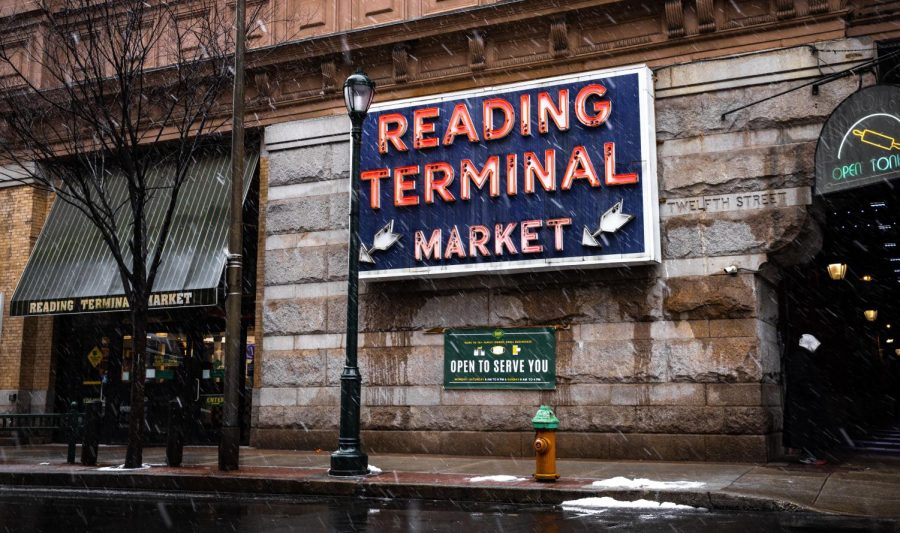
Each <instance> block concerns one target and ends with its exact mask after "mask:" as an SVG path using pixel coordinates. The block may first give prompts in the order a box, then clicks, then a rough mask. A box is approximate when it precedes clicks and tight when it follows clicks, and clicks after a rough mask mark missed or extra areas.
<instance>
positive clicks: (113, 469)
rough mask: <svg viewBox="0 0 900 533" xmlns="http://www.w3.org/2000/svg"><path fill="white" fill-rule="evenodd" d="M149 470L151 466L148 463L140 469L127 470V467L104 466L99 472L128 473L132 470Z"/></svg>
mask: <svg viewBox="0 0 900 533" xmlns="http://www.w3.org/2000/svg"><path fill="white" fill-rule="evenodd" d="M148 468H150V465H148V464H147V463H144V464H142V465H141V467H140V468H125V465H119V466H103V467H100V468H98V469H97V470H100V471H103V472H128V471H131V470H147V469H148Z"/></svg>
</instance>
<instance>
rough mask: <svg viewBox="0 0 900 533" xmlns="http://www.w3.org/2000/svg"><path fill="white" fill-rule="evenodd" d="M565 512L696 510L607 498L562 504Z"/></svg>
mask: <svg viewBox="0 0 900 533" xmlns="http://www.w3.org/2000/svg"><path fill="white" fill-rule="evenodd" d="M562 508H563V509H565V510H567V511H594V510H596V509H666V510H669V509H698V508H697V507H691V506H690V505H681V504H677V503H672V502H654V501H650V500H634V501H632V502H628V501H621V500H616V499H614V498H610V497H608V496H604V497H602V498H581V499H579V500H569V501H565V502H562Z"/></svg>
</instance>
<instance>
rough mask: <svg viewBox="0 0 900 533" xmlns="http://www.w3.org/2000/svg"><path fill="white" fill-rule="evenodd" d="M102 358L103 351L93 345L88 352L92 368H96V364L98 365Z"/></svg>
mask: <svg viewBox="0 0 900 533" xmlns="http://www.w3.org/2000/svg"><path fill="white" fill-rule="evenodd" d="M102 360H103V352H101V351H100V348H97V347H96V346H94V349H93V350H91V351H90V352H89V353H88V361H90V363H91V365H93V367H94V368H97V365H99V364H100V361H102Z"/></svg>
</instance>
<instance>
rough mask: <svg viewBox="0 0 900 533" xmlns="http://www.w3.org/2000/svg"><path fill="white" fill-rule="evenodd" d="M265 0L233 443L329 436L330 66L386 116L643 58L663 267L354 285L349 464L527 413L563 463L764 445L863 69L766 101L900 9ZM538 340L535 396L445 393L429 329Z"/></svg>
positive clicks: (337, 81)
mask: <svg viewBox="0 0 900 533" xmlns="http://www.w3.org/2000/svg"><path fill="white" fill-rule="evenodd" d="M251 3H260V2H251ZM261 3H263V4H266V5H271V7H272V8H273V9H274V11H273V12H274V13H276V14H280V16H279V17H276V19H277V21H278V22H277V24H273V25H271V28H270V29H269V30H268V31H258V32H256V33H254V40H253V41H252V42H251V47H253V48H255V51H251V53H250V55H249V56H248V65H249V72H248V80H249V81H248V125H249V126H251V127H253V128H256V129H257V131H258V132H259V133H260V134H261V137H262V145H263V153H262V158H261V171H260V187H259V188H260V193H259V197H260V205H261V209H260V213H261V215H260V221H259V228H260V237H259V241H260V242H259V252H258V259H257V261H258V266H259V267H258V269H257V273H258V281H257V290H258V293H257V294H258V295H257V298H256V302H257V306H258V309H257V313H256V320H257V324H258V325H257V328H256V331H257V332H260V331H261V332H262V334H258V335H257V345H256V357H255V360H254V364H255V367H256V371H255V373H254V391H253V398H252V414H251V419H252V421H251V427H252V429H251V436H250V442H251V444H252V445H255V446H261V447H284V448H297V449H314V448H320V449H333V448H334V447H335V446H336V443H337V425H338V416H339V395H340V385H339V377H340V373H341V370H342V367H343V361H344V350H343V346H344V330H345V309H346V308H345V305H346V297H345V294H346V293H345V290H346V277H347V258H346V249H347V247H346V243H347V238H348V235H347V203H348V187H349V183H350V182H349V168H350V161H349V155H350V154H349V145H348V141H349V137H348V132H349V127H350V124H349V120H348V119H347V118H346V113H345V110H344V107H343V103H342V101H341V95H340V87H341V83H342V81H343V79H344V78H345V77H346V76H347V75H348V74H349V73H351V72H352V71H353V70H355V68H356V67H363V68H365V70H366V71H367V73H368V74H369V75H370V76H371V77H372V78H373V79H374V80H375V81H376V82H377V83H378V92H377V95H376V101H378V102H384V101H391V100H398V99H403V98H410V97H417V96H427V95H438V94H442V93H446V92H451V91H458V90H464V89H472V88H479V87H490V86H496V85H501V84H504V83H510V82H518V81H523V80H533V79H540V78H546V77H550V76H557V75H564V74H575V73H580V72H587V71H592V70H598V69H607V68H613V67H620V66H628V65H636V64H646V65H647V66H649V67H650V68H651V69H652V71H653V75H654V94H655V102H654V108H655V116H656V154H657V159H658V175H657V176H656V178H657V182H658V189H659V202H660V206H659V209H660V224H661V228H660V233H661V240H662V261H661V262H660V263H659V264H656V265H650V266H633V267H628V268H623V267H618V268H605V269H594V270H569V271H557V272H553V271H550V272H541V273H530V274H514V275H470V276H460V277H454V278H441V279H420V280H412V281H410V280H407V281H384V282H366V283H363V284H362V285H361V289H360V331H361V332H360V346H361V350H360V367H361V372H362V376H363V389H362V390H363V398H362V400H363V406H362V426H363V435H362V437H363V445H364V447H365V448H366V449H367V450H368V451H369V452H370V453H378V452H414V453H441V454H487V455H506V456H524V455H528V454H530V453H531V438H532V431H531V424H530V421H531V417H532V416H533V415H534V412H535V411H536V409H537V407H538V405H540V404H548V405H551V406H553V407H554V408H555V411H556V414H557V416H558V417H559V418H560V434H559V439H558V442H559V453H560V455H561V456H564V457H594V458H610V459H647V460H654V459H656V460H701V461H719V460H721V461H735V460H736V461H765V460H767V459H771V458H774V457H777V456H779V455H780V454H781V453H782V451H783V450H782V447H781V429H782V417H783V407H782V379H781V377H782V376H781V373H782V365H781V358H782V349H783V347H782V342H781V339H780V336H779V335H780V334H779V304H780V302H779V298H780V296H779V291H778V284H779V280H780V271H781V269H783V268H785V267H787V266H790V265H795V264H798V263H803V262H805V261H808V260H809V259H810V258H811V257H812V255H814V254H815V252H816V251H817V250H818V248H819V247H820V246H821V234H820V231H819V227H818V222H817V221H816V219H815V216H814V215H815V210H816V207H815V203H814V199H813V195H812V192H811V186H812V184H813V167H814V161H813V159H814V157H813V156H814V151H815V145H816V140H817V137H818V134H819V130H820V128H821V126H822V124H823V122H824V121H825V119H826V118H827V117H828V115H829V114H830V113H831V112H832V110H833V109H834V108H835V107H836V106H837V105H838V103H840V102H841V101H842V100H843V99H844V98H846V97H847V96H848V95H850V94H852V93H853V92H854V91H856V90H857V89H858V88H859V87H860V86H865V85H869V84H872V83H874V77H873V75H872V74H871V73H870V72H868V71H866V72H863V73H861V74H858V75H852V76H847V77H842V78H840V79H837V80H836V81H832V82H830V83H828V84H825V85H822V86H821V87H819V90H818V91H817V93H816V94H812V93H811V90H810V89H809V88H805V89H800V90H796V91H792V92H786V93H785V91H787V90H788V89H792V88H795V87H798V86H800V85H802V84H805V83H807V82H810V81H813V80H816V79H821V78H822V77H823V76H825V75H827V74H830V73H833V72H838V71H842V70H844V69H847V68H848V67H852V66H854V65H858V64H861V63H863V62H865V61H867V60H870V59H872V58H873V57H874V56H875V54H876V51H877V50H876V43H877V42H882V41H886V40H890V39H897V38H900V29H898V28H897V27H896V20H897V17H898V16H900V2H883V1H879V2H875V1H872V0H849V1H848V0H777V1H776V0H771V1H769V0H766V1H757V0H735V1H727V2H726V1H722V0H665V1H663V0H659V1H656V2H644V3H641V4H640V6H639V7H638V8H635V7H634V3H632V2H623V1H614V0H576V1H567V2H547V1H546V0H540V1H537V0H535V1H533V0H522V1H511V2H510V1H495V0H443V1H439V0H383V1H381V0H380V1H377V2H375V1H362V0H335V1H331V0H318V1H300V0H296V1H287V0H285V1H281V0H262V2H261ZM259 27H260V28H262V27H264V26H259ZM288 41H290V42H288ZM781 93H785V94H781ZM766 97H772V98H771V99H770V100H767V101H765V102H762V103H759V104H757V105H753V106H750V107H747V108H746V109H742V110H739V111H737V112H734V113H729V114H727V115H725V114H726V113H727V112H729V111H731V110H733V109H735V108H738V107H741V106H743V105H745V104H749V103H752V102H756V101H759V100H763V99H764V98H766ZM723 115H724V116H723ZM22 191H23V189H22V188H20V187H12V188H7V189H0V199H3V198H5V197H4V195H6V196H10V197H13V196H14V197H15V198H16V199H15V202H13V204H15V205H19V204H21V205H23V207H21V208H16V209H13V210H12V211H9V214H7V210H5V209H6V207H7V202H6V201H2V202H0V219H2V220H3V221H4V223H5V221H6V220H7V219H9V220H13V218H14V219H15V220H14V222H12V223H13V224H15V225H14V226H12V227H14V228H18V229H14V230H13V231H12V232H11V235H0V254H8V255H7V256H3V255H0V260H2V261H0V265H2V268H0V291H3V292H5V293H6V294H9V293H11V291H12V288H13V287H14V286H15V283H16V279H17V277H18V275H19V274H17V273H16V272H21V269H22V267H23V265H24V262H25V259H26V256H27V251H25V248H23V247H27V246H28V245H29V243H33V239H34V237H35V236H36V231H37V228H39V227H40V224H39V223H37V222H36V221H38V220H39V217H40V216H42V215H39V214H38V213H41V212H42V211H41V210H44V209H46V207H45V205H44V203H42V202H45V200H42V199H40V198H39V197H38V196H35V195H34V194H33V193H30V192H29V193H25V192H22ZM26 196H27V198H25V197H26ZM20 197H21V198H20ZM22 202H24V204H22ZM2 217H6V218H2ZM35 224H37V225H35ZM4 239H5V240H4ZM7 243H8V244H7ZM7 250H9V251H7ZM7 265H9V267H8V266H7ZM732 267H733V268H732ZM726 268H728V270H729V271H732V273H726ZM17 269H18V270H17ZM7 305H8V304H7ZM50 320H51V319H34V318H28V319H9V317H8V316H4V322H3V332H2V344H0V346H2V347H3V353H2V354H0V368H3V369H4V372H3V374H2V375H0V380H6V381H0V389H4V390H10V391H14V390H42V387H47V386H48V385H47V383H45V381H41V380H43V379H44V378H43V377H40V376H37V375H36V376H35V377H27V379H26V378H25V377H21V378H18V379H19V381H15V380H14V379H13V381H10V379H12V378H10V377H8V376H11V375H12V374H9V375H8V374H7V373H6V366H7V365H12V366H14V367H15V369H18V368H20V366H28V365H31V363H30V361H36V362H37V361H41V362H40V364H35V365H34V368H36V369H38V370H36V372H37V373H39V374H41V376H44V370H43V368H44V366H41V365H46V366H47V371H46V376H47V378H48V379H49V376H50V375H52V372H51V370H50V368H49V367H50V363H49V361H47V362H42V361H43V359H42V358H41V357H43V356H42V355H41V356H40V357H39V356H38V354H46V353H50V352H51V350H49V349H48V348H46V347H37V346H35V347H31V346H30V344H29V343H32V344H33V343H43V342H49V341H48V340H47V339H49V338H50V335H46V334H40V335H36V334H32V333H30V331H29V330H28V328H29V327H31V328H35V331H36V330H37V329H39V328H42V327H50V326H51V325H52V322H50ZM29 321H33V322H29ZM42 321H43V322H42ZM29 324H32V325H31V326H29ZM535 325H542V326H543V325H552V326H555V327H556V331H557V354H556V360H557V368H556V371H557V387H556V389H555V390H553V391H511V390H503V391H500V390H498V391H490V390H480V391H461V390H444V388H443V387H442V383H443V335H442V334H441V332H442V331H443V330H444V329H445V328H467V327H491V328H496V327H523V326H535ZM17 328H18V329H17ZM23 328H24V330H23ZM26 361H28V362H29V363H28V364H27V365H26V363H25V362H26ZM38 378H40V379H38ZM29 380H30V381H29ZM26 381H28V383H26ZM29 387H30V388H29ZM6 396H7V395H6V394H4V395H3V397H0V408H3V403H2V402H3V401H4V400H5V398H6Z"/></svg>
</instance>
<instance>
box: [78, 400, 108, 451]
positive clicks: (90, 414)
mask: <svg viewBox="0 0 900 533" xmlns="http://www.w3.org/2000/svg"><path fill="white" fill-rule="evenodd" d="M102 408H103V402H100V401H94V402H87V403H86V404H84V436H83V437H82V439H81V464H83V465H87V466H94V465H96V464H97V452H98V451H99V448H100V417H101V414H102V413H101V409H102Z"/></svg>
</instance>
